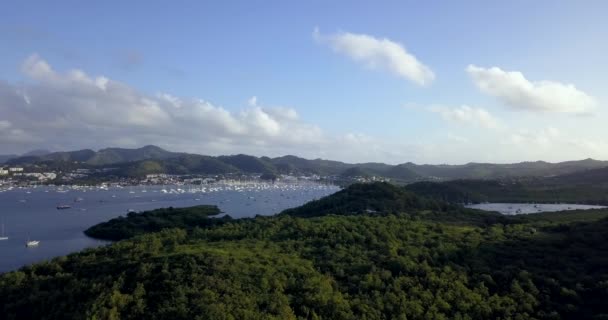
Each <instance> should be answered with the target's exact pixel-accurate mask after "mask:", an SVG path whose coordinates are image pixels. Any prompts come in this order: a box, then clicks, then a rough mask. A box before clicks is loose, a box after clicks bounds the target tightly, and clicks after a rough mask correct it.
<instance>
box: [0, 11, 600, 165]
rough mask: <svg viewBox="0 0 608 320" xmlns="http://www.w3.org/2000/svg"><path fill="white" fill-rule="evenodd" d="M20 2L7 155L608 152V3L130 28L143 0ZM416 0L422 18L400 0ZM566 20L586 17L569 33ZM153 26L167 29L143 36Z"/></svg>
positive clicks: (523, 157)
mask: <svg viewBox="0 0 608 320" xmlns="http://www.w3.org/2000/svg"><path fill="white" fill-rule="evenodd" d="M317 5H321V4H319V3H317ZM12 6H15V8H13V9H15V12H16V14H15V16H14V17H7V19H4V20H3V21H2V22H0V39H1V40H3V42H4V43H6V44H7V45H6V48H7V49H8V50H7V52H6V53H5V54H4V56H3V59H1V60H2V61H0V68H2V70H3V71H4V73H3V76H1V77H0V115H1V116H0V154H12V153H24V152H27V151H30V150H33V149H48V150H52V151H69V150H77V149H95V150H97V149H100V148H106V147H125V148H137V147H141V146H144V145H157V146H159V147H162V148H165V149H167V150H170V151H176V152H189V153H198V154H206V155H222V154H239V153H244V154H251V155H255V156H270V157H276V156H282V155H288V154H291V155H296V156H301V157H304V158H310V159H314V158H323V159H331V160H339V161H345V162H385V163H391V164H398V163H406V162H414V163H420V164H422V163H429V164H444V163H445V164H463V163H468V162H493V163H514V162H522V161H537V160H543V161H549V162H559V161H568V160H580V159H586V158H594V159H599V160H608V141H607V140H606V138H605V137H606V136H607V135H606V133H608V132H607V131H606V128H605V126H604V124H603V120H604V119H606V111H605V110H604V104H605V101H606V98H607V97H606V96H605V94H604V92H603V91H602V90H601V88H602V86H601V84H602V81H601V79H602V76H603V75H604V74H606V72H605V71H607V70H606V69H607V68H608V67H607V66H606V64H605V63H603V60H604V58H603V57H604V55H602V53H604V52H605V51H606V49H608V45H607V44H605V43H604V42H603V41H602V40H601V39H602V34H601V32H599V30H601V27H604V28H605V27H608V25H607V24H608V22H606V21H604V19H602V18H601V15H599V14H594V12H601V7H605V5H604V4H603V3H601V2H598V3H593V6H592V5H589V6H588V8H580V7H577V8H576V10H574V9H573V8H570V6H571V5H566V4H562V5H561V6H560V5H555V6H549V2H542V1H541V2H540V3H537V4H534V5H533V6H532V5H528V4H524V3H523V2H522V3H520V2H517V3H513V4H501V6H502V8H501V9H503V11H504V12H505V16H501V17H494V18H495V20H496V21H492V20H491V19H490V18H483V19H481V18H480V19H478V20H466V21H467V23H465V24H463V25H461V24H458V23H459V21H461V20H462V19H466V18H470V17H471V15H472V13H471V12H468V11H466V9H467V8H458V10H457V11H455V12H452V13H453V15H452V16H450V18H449V19H447V18H446V17H445V16H442V14H441V13H438V12H436V11H433V10H431V8H430V7H426V5H423V4H415V5H414V4H411V3H405V4H391V5H390V6H388V7H390V8H388V7H387V8H384V9H378V8H375V9H374V10H367V9H370V8H366V6H367V5H354V7H355V8H353V13H352V15H346V17H338V15H332V14H331V13H337V12H338V9H339V8H338V6H337V5H329V4H328V5H327V7H326V8H325V9H327V15H319V14H318V12H317V11H316V10H315V8H314V6H313V5H303V4H299V5H297V6H298V8H283V11H282V12H283V14H284V15H285V17H284V19H289V18H293V19H294V20H293V23H290V24H289V25H285V28H284V29H281V30H278V29H277V28H276V27H277V26H279V25H281V26H283V24H281V22H280V21H277V22H273V21H272V19H263V18H264V17H268V18H269V17H271V16H272V13H271V12H266V10H264V8H265V6H262V5H260V8H257V10H254V9H252V8H250V7H247V6H243V7H239V10H237V12H236V13H235V14H236V15H237V16H238V17H232V16H231V19H229V21H231V26H230V27H220V26H217V25H215V24H214V23H213V22H214V21H220V20H221V19H222V18H226V17H227V16H226V15H229V14H232V13H230V12H229V10H228V8H226V7H222V6H221V5H203V4H201V6H202V7H201V8H200V9H201V10H202V9H205V10H206V11H205V12H214V15H212V16H211V15H207V16H206V17H207V18H208V19H210V21H209V20H205V21H204V22H202V20H198V19H195V18H194V17H195V16H193V15H191V14H190V13H189V12H185V11H183V10H181V9H179V8H168V9H167V10H166V12H164V13H163V14H166V15H167V17H168V19H169V20H168V21H172V22H173V23H175V24H176V26H174V27H167V28H168V29H170V30H164V29H162V28H161V27H160V26H155V25H154V24H153V22H152V21H154V19H155V18H158V17H159V16H160V15H161V12H154V13H152V12H146V13H145V14H146V15H147V16H148V18H149V20H150V21H151V22H149V23H144V26H139V27H135V29H137V30H127V31H126V32H122V29H121V26H124V24H125V23H127V21H128V14H129V13H133V12H135V9H136V8H135V7H133V8H131V7H130V8H125V12H124V13H123V14H120V15H117V16H113V17H112V19H113V21H111V22H112V23H108V21H98V20H95V19H94V18H93V17H94V16H95V14H97V13H99V14H101V15H102V16H103V15H104V12H109V10H111V8H109V7H103V6H102V5H99V6H100V7H99V8H94V9H95V10H93V8H90V7H86V8H85V7H82V8H76V9H75V10H77V11H78V13H79V15H72V16H69V17H68V16H65V15H64V14H65V13H63V14H62V13H61V10H58V9H57V8H55V11H57V12H58V15H57V16H53V17H50V18H49V19H46V20H40V19H38V18H39V17H38V16H37V14H32V15H25V14H24V13H21V12H22V11H20V10H18V9H19V8H18V6H19V5H18V4H12ZM522 6H527V9H529V10H528V11H526V13H525V14H523V13H521V12H519V11H518V9H521V8H522ZM594 6H595V7H594ZM408 8H409V9H412V10H413V9H415V10H414V11H417V12H411V13H405V15H406V16H408V17H410V18H411V20H408V21H407V22H404V21H402V20H401V19H399V17H398V16H397V13H396V12H394V11H396V10H397V9H408ZM549 8H550V9H549ZM477 9H478V10H480V12H493V10H496V9H495V8H492V7H491V6H481V5H480V6H479V8H477ZM251 10H253V11H251ZM366 10H367V11H366ZM41 11H42V12H44V10H41ZM251 12H256V20H255V21H259V23H255V24H252V23H251V21H250V20H251V19H253V18H252V17H250V14H251ZM296 16H298V18H297V19H296V18H295V17H296ZM360 16H366V17H367V18H366V19H357V17H360ZM178 17H182V18H181V19H180V18H178ZM381 17H384V19H383V18H381ZM513 17H517V18H518V19H519V21H520V24H518V25H513V24H510V25H509V27H510V28H507V27H505V26H504V25H501V21H503V22H504V21H510V20H509V19H511V18H513ZM563 17H569V18H570V19H573V20H572V21H578V22H580V23H579V24H573V25H569V26H568V28H569V29H568V30H566V29H565V27H564V26H560V21H561V20H560V19H561V18H563ZM577 17H579V18H581V19H582V18H583V17H584V18H585V20H584V21H583V20H580V21H579V20H577ZM239 18H240V19H241V20H239ZM62 19H68V20H69V21H70V22H71V23H72V24H73V23H78V22H80V23H81V24H80V25H81V26H82V30H78V28H69V25H68V24H67V23H66V22H65V21H63V20H62ZM216 19H218V20H216ZM488 19H490V20H488ZM503 19H504V20H503ZM405 20H407V19H405ZM227 21H228V20H227ZM427 21H433V23H434V26H435V27H434V28H431V27H430V23H431V22H428V23H427ZM490 21H491V22H492V23H490V24H488V23H489V22H490ZM539 21H542V23H544V24H545V25H546V27H545V28H533V26H534V25H536V24H538V23H539ZM85 22H86V23H85ZM187 26H190V27H192V26H196V28H195V29H196V30H193V29H191V28H190V29H189V28H187ZM415 26H420V28H418V29H416V28H414V27H415ZM424 26H429V27H428V28H424ZM482 26H484V27H485V29H480V28H481V27H482ZM145 28H149V29H148V30H146V31H147V32H146V33H143V34H144V35H146V34H147V35H152V34H155V35H158V37H149V36H141V37H139V35H142V33H141V32H142V30H143V29H145ZM172 28H175V29H172ZM552 28H553V29H552ZM19 30H20V31H19ZM590 30H591V31H590ZM17 31H19V32H17ZM448 31H449V32H448ZM446 32H447V33H449V35H447V34H446ZM514 32H515V33H516V34H518V35H520V37H519V38H514V37H513V36H511V34H512V33H514ZM577 32H580V33H577ZM583 33H584V36H583ZM87 34H97V36H98V37H94V38H97V39H91V37H87V36H86V35H87ZM138 37H139V38H138ZM103 39H111V40H108V41H103ZM195 39H196V41H195ZM96 41H98V42H96ZM573 47H574V48H573ZM557 52H559V54H558V53H557ZM564 61H567V63H564Z"/></svg>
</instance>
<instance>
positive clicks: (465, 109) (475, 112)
mask: <svg viewBox="0 0 608 320" xmlns="http://www.w3.org/2000/svg"><path fill="white" fill-rule="evenodd" d="M429 110H430V111H432V112H435V113H437V114H439V115H440V116H441V117H442V118H443V119H445V120H447V121H452V122H457V123H464V124H472V125H476V126H481V127H484V128H488V129H496V128H499V127H500V124H499V121H498V120H497V119H496V118H495V117H494V116H492V115H491V114H490V113H489V112H488V111H486V110H485V109H483V108H475V107H470V106H467V105H463V106H460V107H455V108H448V107H443V106H431V107H430V108H429Z"/></svg>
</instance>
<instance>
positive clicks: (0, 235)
mask: <svg viewBox="0 0 608 320" xmlns="http://www.w3.org/2000/svg"><path fill="white" fill-rule="evenodd" d="M0 240H8V237H7V236H6V235H5V234H4V223H3V224H2V234H0Z"/></svg>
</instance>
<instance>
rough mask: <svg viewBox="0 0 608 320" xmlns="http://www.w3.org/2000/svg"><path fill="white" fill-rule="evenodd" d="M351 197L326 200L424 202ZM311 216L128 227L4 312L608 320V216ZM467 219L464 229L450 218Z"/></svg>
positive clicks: (21, 276)
mask: <svg viewBox="0 0 608 320" xmlns="http://www.w3.org/2000/svg"><path fill="white" fill-rule="evenodd" d="M346 190H347V191H348V190H350V191H351V192H350V193H349V192H346V194H345V193H339V194H336V195H335V196H330V197H328V198H327V199H329V200H332V199H333V200H332V202H335V203H336V204H339V203H344V202H348V201H357V200H358V199H357V198H352V197H351V196H352V195H355V194H356V195H360V196H361V197H362V198H363V199H367V200H365V201H369V200H371V198H377V197H379V198H380V199H381V200H380V201H384V200H386V199H387V197H388V199H389V203H391V201H390V197H393V198H395V199H401V198H402V197H405V198H410V197H411V199H416V197H415V196H412V195H411V194H409V193H401V192H402V191H396V190H394V189H392V187H390V186H386V185H384V184H374V185H368V186H360V185H355V186H353V187H351V188H349V189H346ZM364 191H365V192H366V193H364ZM395 193H396V195H395ZM366 194H367V196H366ZM327 199H326V200H327ZM382 199H384V200H382ZM395 199H393V200H395ZM412 201H413V202H411V203H412V204H416V200H412ZM321 202H322V201H321ZM318 203H320V202H317V204H318ZM392 203H393V204H395V205H397V206H401V205H402V202H401V201H400V200H396V201H393V202H392ZM429 203H433V202H429ZM368 205H374V204H373V202H368ZM313 207H314V206H313ZM310 208H311V207H309V208H308V209H306V210H303V211H299V210H292V211H287V212H285V213H284V214H281V215H278V216H274V217H256V218H252V219H237V220H225V221H222V222H221V223H212V224H207V223H206V222H203V223H201V221H210V220H215V221H220V220H219V219H217V218H210V217H208V216H209V215H210V214H211V213H217V210H216V209H215V208H214V207H197V208H193V209H184V210H182V209H179V210H178V209H173V210H171V209H167V210H157V211H154V212H150V213H139V214H132V215H130V216H128V217H127V218H122V219H115V220H113V222H109V223H106V224H104V225H103V226H105V227H112V226H113V227H118V226H120V225H126V226H128V229H129V230H131V231H128V232H127V233H126V235H127V236H128V237H132V238H131V239H128V240H123V241H120V242H117V243H114V244H112V245H109V246H106V247H102V248H97V249H91V250H86V251H83V252H81V253H77V254H72V255H70V256H67V257H61V258H57V259H54V260H52V261H50V262H45V263H40V264H36V265H34V266H30V267H24V268H22V269H21V270H19V271H15V272H9V273H6V274H4V275H2V276H0V297H2V299H0V314H2V316H3V317H5V318H8V319H38V318H40V319H42V318H47V319H83V318H90V319H141V318H146V319H530V318H537V319H605V318H606V317H608V305H606V304H605V301H607V299H608V219H607V218H606V217H607V216H608V210H594V211H586V212H585V211H578V212H574V213H572V214H571V215H568V214H566V213H562V214H542V215H530V216H523V217H515V218H509V217H503V219H502V220H501V219H487V220H485V222H484V223H479V219H478V218H475V216H476V215H477V216H479V215H483V214H482V213H479V212H475V211H471V210H464V209H463V210H462V211H458V210H456V209H450V210H447V211H437V212H434V213H432V211H430V210H428V208H427V207H426V205H420V206H417V205H414V206H412V207H399V208H400V209H401V210H400V211H395V210H393V209H394V208H393V207H389V208H387V210H388V211H387V212H382V213H380V212H374V213H360V214H356V215H353V214H350V211H349V210H350V207H349V208H348V209H345V210H344V211H339V210H342V209H340V208H343V206H337V207H336V208H337V209H336V210H337V211H335V212H334V213H343V214H346V215H342V214H338V215H336V214H331V213H332V211H331V209H327V210H326V211H323V214H322V215H319V216H315V217H309V216H311V215H312V214H309V213H308V212H309V211H308V210H309V209H310ZM319 208H322V207H319ZM362 208H363V207H362ZM378 209H382V208H378ZM193 212H199V214H193ZM301 212H303V213H304V214H300V213H301ZM454 212H458V214H457V215H456V217H458V219H457V221H455V220H454V219H451V218H450V217H453V215H452V213H454ZM290 213H292V214H290ZM299 215H302V216H306V217H305V218H303V217H298V216H299ZM489 216H494V215H489ZM187 217H188V218H187ZM467 217H474V218H470V219H469V218H467ZM151 221H156V222H157V224H156V225H154V224H151ZM193 225H196V227H193ZM163 226H166V227H173V226H179V227H180V228H171V229H165V228H164V227H163ZM159 229H163V230H162V231H160V232H155V233H146V234H142V235H136V234H139V233H140V231H141V232H144V231H157V230H159ZM108 230H109V229H107V228H106V229H99V230H98V232H102V231H103V232H107V231H108ZM133 230H136V231H135V232H132V231H133ZM134 235H135V236H134ZM124 236H125V235H122V236H121V237H124Z"/></svg>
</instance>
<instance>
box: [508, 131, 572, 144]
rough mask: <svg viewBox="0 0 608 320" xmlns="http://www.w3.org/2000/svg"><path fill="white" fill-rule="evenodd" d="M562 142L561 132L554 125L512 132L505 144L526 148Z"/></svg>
mask: <svg viewBox="0 0 608 320" xmlns="http://www.w3.org/2000/svg"><path fill="white" fill-rule="evenodd" d="M561 143H562V139H561V132H560V131H559V130H558V129H556V128H553V127H547V128H543V129H538V130H526V129H521V130H518V131H516V132H512V133H510V134H509V135H508V137H507V138H506V139H505V140H504V141H503V144H506V145H514V146H518V147H524V148H539V147H540V148H549V147H553V146H555V145H559V144H561Z"/></svg>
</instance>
